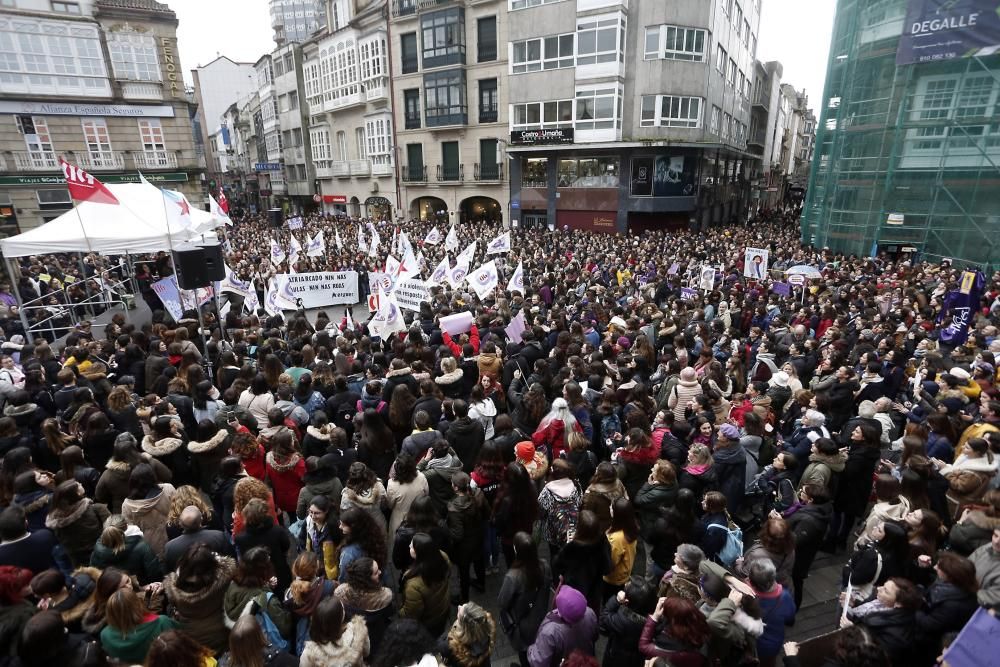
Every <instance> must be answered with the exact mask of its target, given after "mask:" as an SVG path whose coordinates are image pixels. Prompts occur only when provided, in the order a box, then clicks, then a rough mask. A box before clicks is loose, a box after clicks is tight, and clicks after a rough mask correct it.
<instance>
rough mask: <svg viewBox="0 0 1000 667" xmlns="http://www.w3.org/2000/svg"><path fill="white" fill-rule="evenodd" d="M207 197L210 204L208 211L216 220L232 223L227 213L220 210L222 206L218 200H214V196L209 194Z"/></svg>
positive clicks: (225, 223) (226, 223) (227, 223)
mask: <svg viewBox="0 0 1000 667" xmlns="http://www.w3.org/2000/svg"><path fill="white" fill-rule="evenodd" d="M208 198H209V200H210V201H211V205H210V206H209V208H210V209H211V211H210V212H211V214H212V215H213V216H214V217H215V218H216V220H217V221H218V222H220V223H222V224H224V225H232V224H233V221H232V220H230V219H229V214H228V213H226V212H225V211H223V210H222V207H221V206H219V202H217V201H215V197H213V196H212V195H211V194H209V195H208Z"/></svg>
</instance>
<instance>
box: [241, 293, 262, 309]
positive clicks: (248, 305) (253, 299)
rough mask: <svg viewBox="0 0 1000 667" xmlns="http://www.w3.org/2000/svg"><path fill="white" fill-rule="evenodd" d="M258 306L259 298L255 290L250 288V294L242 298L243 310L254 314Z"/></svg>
mask: <svg viewBox="0 0 1000 667" xmlns="http://www.w3.org/2000/svg"><path fill="white" fill-rule="evenodd" d="M258 308H260V298H259V297H258V296H257V290H256V289H252V290H250V294H249V295H247V297H246V298H245V299H243V310H245V311H247V312H248V313H250V314H251V315H256V314H257V309H258Z"/></svg>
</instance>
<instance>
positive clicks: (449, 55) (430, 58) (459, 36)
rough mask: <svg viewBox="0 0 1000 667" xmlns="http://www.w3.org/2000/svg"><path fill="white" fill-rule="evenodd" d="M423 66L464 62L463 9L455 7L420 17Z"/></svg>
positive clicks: (461, 63) (439, 65) (460, 63)
mask: <svg viewBox="0 0 1000 667" xmlns="http://www.w3.org/2000/svg"><path fill="white" fill-rule="evenodd" d="M420 31H421V33H422V40H423V62H424V67H441V66H442V65H463V64H465V9H463V8H462V7H455V8H453V9H446V10H443V11H440V12H431V13H429V14H425V15H424V16H422V17H421V19H420Z"/></svg>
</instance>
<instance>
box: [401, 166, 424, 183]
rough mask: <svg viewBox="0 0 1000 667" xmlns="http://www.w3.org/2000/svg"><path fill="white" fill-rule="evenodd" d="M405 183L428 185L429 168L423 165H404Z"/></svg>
mask: <svg viewBox="0 0 1000 667" xmlns="http://www.w3.org/2000/svg"><path fill="white" fill-rule="evenodd" d="M403 182H404V183H426V182H427V167H426V166H422V165H404V166H403Z"/></svg>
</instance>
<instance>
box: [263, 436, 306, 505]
mask: <svg viewBox="0 0 1000 667" xmlns="http://www.w3.org/2000/svg"><path fill="white" fill-rule="evenodd" d="M273 445H274V448H273V449H272V450H271V451H269V452H268V453H267V468H266V472H265V473H264V480H265V481H266V482H270V484H271V487H272V488H273V489H274V504H275V506H276V507H277V509H278V511H280V512H288V513H289V514H294V513H295V512H296V511H297V510H298V502H299V492H300V491H302V486H303V482H302V480H303V478H304V477H305V474H306V463H305V461H304V460H303V459H302V455H301V454H299V453H298V452H297V451H295V441H294V439H293V436H292V432H291V431H290V430H288V429H285V430H283V431H281V432H280V433H278V435H276V436H275V437H274V440H273Z"/></svg>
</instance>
